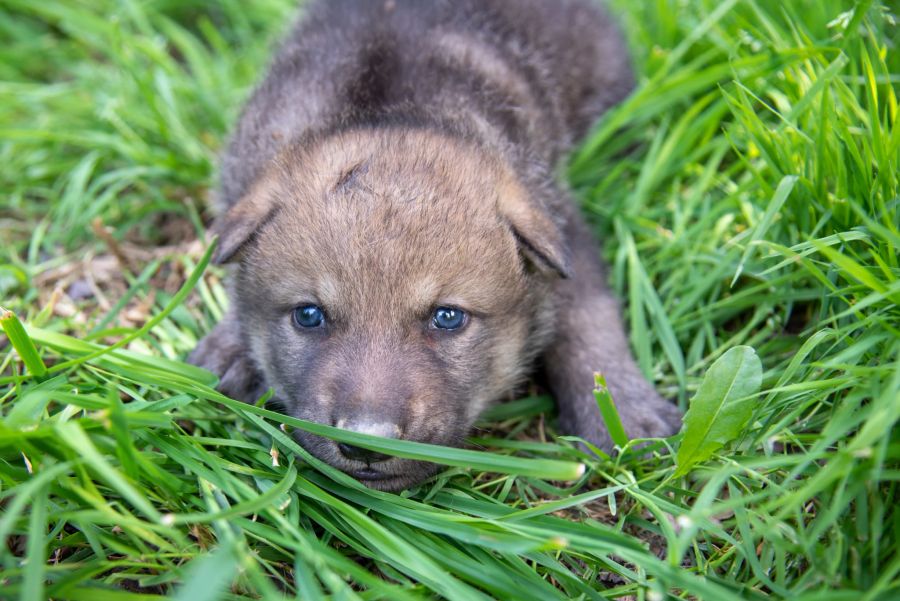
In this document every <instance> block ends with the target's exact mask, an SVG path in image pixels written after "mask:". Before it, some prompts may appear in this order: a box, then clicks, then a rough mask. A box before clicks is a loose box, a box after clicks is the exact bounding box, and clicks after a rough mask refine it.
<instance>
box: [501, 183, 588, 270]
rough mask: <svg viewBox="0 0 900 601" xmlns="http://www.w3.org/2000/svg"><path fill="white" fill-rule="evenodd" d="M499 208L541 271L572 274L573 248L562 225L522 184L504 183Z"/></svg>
mask: <svg viewBox="0 0 900 601" xmlns="http://www.w3.org/2000/svg"><path fill="white" fill-rule="evenodd" d="M498 209H499V211H500V214H501V215H502V216H503V218H504V219H505V220H506V222H507V223H508V224H509V226H510V227H511V228H512V232H513V235H514V236H515V238H516V242H517V243H518V244H519V248H520V250H521V252H522V254H523V255H525V256H526V257H527V258H528V259H529V260H530V261H531V262H532V263H533V264H534V265H535V266H536V267H537V268H538V269H539V270H540V271H543V272H545V273H546V272H550V273H553V274H555V275H558V276H559V277H563V278H569V277H571V276H572V266H571V262H570V259H569V248H568V245H567V244H566V241H565V238H564V237H563V233H562V231H561V229H560V227H559V226H558V225H557V224H556V222H554V221H553V219H551V218H550V215H549V214H548V213H547V210H546V209H545V208H544V207H542V206H540V205H539V204H538V203H537V202H536V201H534V200H533V199H531V198H530V197H529V196H528V195H527V193H526V192H525V190H523V189H522V188H521V186H519V185H518V184H510V185H506V186H504V189H503V190H502V191H501V193H500V202H499V206H498Z"/></svg>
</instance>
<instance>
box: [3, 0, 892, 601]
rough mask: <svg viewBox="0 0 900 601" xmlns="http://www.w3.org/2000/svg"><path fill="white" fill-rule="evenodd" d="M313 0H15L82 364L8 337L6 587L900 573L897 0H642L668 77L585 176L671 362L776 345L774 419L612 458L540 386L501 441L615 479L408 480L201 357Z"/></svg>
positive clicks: (843, 587)
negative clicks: (699, 453) (222, 177)
mask: <svg viewBox="0 0 900 601" xmlns="http://www.w3.org/2000/svg"><path fill="white" fill-rule="evenodd" d="M292 4H293V3H292V2H289V1H287V0H252V1H247V2H238V1H236V0H232V1H228V0H223V1H221V2H217V3H215V4H209V3H205V2H198V1H196V0H190V1H179V2H176V1H174V0H172V1H167V0H160V1H155V2H136V1H133V2H129V1H121V2H112V1H111V0H108V1H96V2H94V1H91V2H88V1H86V0H85V1H84V2H77V1H74V0H72V1H62V0H46V1H44V2H31V1H28V0H4V2H3V3H2V4H0V39H2V40H3V44H0V185H2V189H3V190H4V197H3V199H4V200H3V204H2V205H0V238H2V241H3V244H2V251H0V252H2V253H3V254H0V298H2V302H0V304H2V305H3V306H5V307H6V308H8V309H12V310H15V311H16V312H17V313H18V314H19V316H20V317H21V318H22V319H23V320H24V321H25V322H26V324H28V328H29V331H30V332H31V335H32V337H33V338H34V340H35V341H36V343H37V347H38V349H39V351H40V352H41V354H42V357H43V360H44V362H45V363H46V364H47V366H48V368H49V370H50V373H49V374H48V376H49V377H47V378H46V379H43V381H41V382H38V381H37V380H36V379H35V378H32V377H31V376H30V375H29V374H28V373H27V372H25V371H24V370H23V368H22V365H21V363H20V361H19V358H18V356H17V355H16V354H15V353H14V352H13V351H12V349H11V348H9V345H6V347H5V348H4V347H3V346H2V345H0V353H2V354H0V378H2V379H0V418H2V422H0V542H2V543H3V544H2V546H0V597H3V598H7V597H8V598H21V599H44V598H53V599H91V600H94V599H97V600H103V599H117V600H118V599H124V600H131V599H135V600H138V599H152V598H154V595H168V594H172V595H175V596H176V597H180V598H184V599H192V600H194V601H196V600H199V599H212V598H220V597H221V598H253V597H259V596H262V597H274V596H278V595H280V594H286V595H288V596H293V595H296V596H298V597H300V598H304V599H319V598H348V599H354V598H363V599H374V598H383V599H421V598H433V597H434V596H436V595H439V596H442V597H445V598H449V599H475V598H483V597H495V598H506V599H552V598H560V597H576V598H578V597H581V598H584V599H601V598H617V597H627V596H629V595H630V596H633V597H636V598H638V599H663V598H666V597H667V596H671V597H675V598H702V599H730V598H750V599H754V598H766V597H774V598H791V599H818V598H823V596H825V595H827V598H833V599H852V600H853V601H858V600H860V599H865V600H875V599H891V598H895V597H896V596H897V595H898V594H900V591H898V588H900V554H898V548H897V547H898V540H900V514H898V512H897V508H896V505H897V503H896V499H897V498H898V497H900V495H898V491H897V483H898V479H900V461H898V459H900V439H898V435H897V428H896V422H897V419H898V417H900V309H898V306H900V282H898V277H900V267H898V260H900V259H898V248H900V223H898V213H900V212H898V203H900V186H898V178H900V175H898V174H900V164H898V163H900V126H898V119H897V111H898V102H897V97H896V89H897V84H898V82H900V58H898V56H900V55H898V52H897V44H898V41H900V34H898V27H897V26H896V24H895V21H896V19H897V18H898V10H897V7H896V5H894V4H887V3H881V2H877V1H874V2H873V1H859V2H853V3H851V2H841V1H838V0H798V1H796V2H790V3H781V2H774V1H768V0H741V1H735V0H726V1H725V2H712V1H706V0H690V1H686V2H674V1H667V0H657V1H652V2H651V1H649V0H648V1H646V2H626V1H624V0H617V1H616V2H615V4H616V6H617V8H618V11H619V13H620V14H621V15H622V17H623V20H624V22H625V26H626V30H627V32H628V34H629V39H630V40H631V42H632V45H633V48H634V52H635V55H636V57H637V64H638V66H639V70H640V73H641V81H642V84H641V86H640V88H639V90H638V91H637V92H636V93H635V94H634V95H633V97H632V98H631V99H630V100H628V101H627V102H626V103H625V104H624V105H623V106H622V107H621V108H620V109H618V110H616V111H614V112H613V113H611V114H610V115H608V116H607V117H606V118H605V119H604V120H603V122H602V123H601V124H599V126H598V128H597V130H596V132H595V133H594V135H592V136H591V137H590V139H589V140H587V141H586V143H585V145H584V147H583V149H582V150H581V151H580V152H579V153H577V154H576V155H575V156H574V157H573V159H572V161H571V165H570V168H569V172H568V173H569V178H570V181H571V182H572V184H573V186H574V187H575V189H576V190H577V191H578V192H579V194H580V197H581V198H583V199H584V203H585V207H586V209H587V210H588V211H589V212H590V213H591V214H592V215H594V216H595V217H596V223H597V231H598V233H599V234H601V235H602V236H603V237H604V239H605V241H606V250H607V254H608V257H609V259H610V262H611V264H612V266H613V269H612V277H613V283H614V284H615V286H616V287H617V289H618V290H619V291H620V293H621V294H622V297H623V298H624V299H625V300H626V302H627V306H628V324H629V327H630V331H631V339H632V344H633V346H634V349H635V352H636V354H637V357H638V359H639V361H640V364H641V366H642V368H643V369H644V371H645V372H646V373H647V374H648V375H649V376H650V377H651V378H653V379H654V380H655V381H656V382H657V384H658V386H659V388H660V390H662V391H663V392H664V393H665V394H667V395H668V396H670V397H672V398H677V399H678V400H679V402H680V403H681V404H682V406H685V405H686V403H687V401H688V399H689V398H691V396H692V395H693V393H694V392H695V391H696V389H697V386H698V384H699V382H700V380H701V378H702V377H703V376H704V375H705V374H706V372H707V370H708V369H709V368H710V366H711V365H712V363H713V362H714V361H715V360H717V359H718V358H719V357H721V356H722V355H724V354H725V353H726V352H727V351H728V350H729V349H732V348H734V347H735V346H738V345H748V346H751V347H753V348H754V349H755V350H756V352H757V354H758V355H759V357H760V358H761V360H762V364H763V368H764V372H763V385H762V388H763V390H762V393H761V394H760V395H759V396H758V397H757V400H756V402H755V404H754V408H753V413H752V416H751V417H750V420H749V425H748V426H747V427H746V428H745V429H744V431H743V432H742V433H741V435H740V436H739V438H738V439H737V440H734V441H731V442H729V443H728V444H727V445H726V446H725V447H723V448H722V449H721V450H719V451H718V452H717V453H716V455H715V456H714V457H713V458H712V459H711V460H709V461H706V462H702V463H700V464H699V465H697V466H696V467H694V468H693V469H692V470H691V471H690V472H689V473H688V474H686V475H685V476H683V477H678V478H675V477H674V472H675V465H674V461H675V453H676V451H677V450H678V448H679V440H678V439H677V438H676V439H673V440H671V441H668V442H666V443H656V444H655V446H654V449H655V450H654V451H653V453H652V454H651V455H638V454H636V453H631V452H626V453H624V454H623V455H620V456H619V457H617V458H614V459H610V460H606V459H604V460H598V459H589V458H587V457H585V456H583V455H581V454H579V453H578V452H577V451H575V450H573V449H571V448H570V447H568V446H567V445H564V444H557V443H554V442H539V440H540V439H541V438H542V437H543V436H544V432H545V430H544V421H543V418H540V417H536V416H537V415H539V414H540V413H542V412H543V411H545V410H546V409H547V408H548V406H549V403H548V400H547V399H545V398H540V397H538V398H529V399H524V400H522V401H520V402H517V403H515V404H512V405H507V406H500V407H498V408H497V410H496V411H495V412H494V414H493V415H494V417H493V418H492V419H493V420H494V421H493V422H492V423H491V424H485V425H484V428H491V427H494V426H495V425H499V427H497V428H496V430H495V431H490V430H487V431H483V432H480V433H478V437H477V438H475V439H474V443H475V444H476V445H477V446H478V447H479V448H484V449H488V450H491V451H492V452H493V453H494V454H495V455H496V456H497V457H498V459H497V461H498V462H500V461H502V460H503V459H504V457H505V456H509V455H513V454H515V455H520V456H528V457H533V458H538V459H557V460H559V459H562V460H569V461H576V462H577V461H585V462H586V463H587V468H588V469H587V471H586V473H585V474H584V475H583V476H581V477H580V478H579V479H577V480H575V481H574V482H569V483H565V484H563V483H559V482H556V483H552V482H547V481H544V480H540V479H538V478H535V477H533V476H530V475H509V474H506V475H498V474H496V473H491V472H481V471H479V470H467V469H463V468H451V469H449V470H448V471H446V472H444V473H443V474H442V475H440V476H438V477H437V478H436V479H435V480H433V481H432V482H430V483H428V484H425V485H423V486H422V487H420V488H418V489H416V490H413V491H408V492H407V493H404V494H403V495H399V496H398V495H388V494H382V493H377V492H373V491H370V490H368V489H365V488H363V487H362V486H361V485H359V484H358V483H356V482H355V481H353V480H351V479H349V478H347V477H343V476H342V475H341V474H339V473H336V472H334V470H331V469H329V468H328V467H327V466H322V465H319V464H318V463H317V462H316V461H315V460H314V459H312V458H310V457H309V456H308V455H306V454H305V452H304V451H303V450H302V449H301V448H299V447H298V446H297V445H296V444H295V443H293V441H292V439H291V438H290V436H288V435H287V434H286V433H285V430H287V429H289V427H290V425H283V424H286V422H288V421H290V420H289V419H288V418H285V417H283V416H278V415H275V414H269V413H265V412H263V411H262V410H257V409H254V408H253V407H249V406H246V405H240V404H236V403H233V402H231V403H229V402H228V399H225V398H223V397H221V396H220V395H217V394H216V393H215V392H214V391H213V390H212V389H210V388H209V385H210V384H212V382H211V381H209V379H208V377H206V376H205V375H204V374H203V373H202V372H198V371H197V370H195V369H192V368H190V367H189V366H185V365H183V364H182V363H180V362H179V360H180V359H181V358H183V356H184V354H185V353H186V352H187V351H188V350H190V349H191V348H192V347H193V345H194V344H195V342H196V340H197V339H198V338H199V337H200V336H202V334H203V333H204V332H205V331H207V330H208V329H209V328H210V327H211V324H212V323H213V322H214V321H215V320H216V319H217V318H218V317H220V316H221V313H222V311H223V309H224V294H223V290H222V286H221V282H220V276H221V273H220V272H215V271H209V270H208V271H207V273H206V274H205V275H204V277H203V278H201V279H199V281H198V283H197V285H196V287H195V288H194V293H193V294H191V295H190V296H189V297H188V298H187V300H186V301H185V302H178V301H179V300H180V298H181V296H180V295H179V290H180V289H181V286H182V283H183V282H184V281H185V280H186V279H187V278H188V276H189V275H190V274H196V273H198V272H197V269H196V268H197V267H198V264H199V265H200V266H201V267H202V264H203V258H202V256H201V255H202V249H201V248H200V247H199V245H198V244H196V243H194V244H192V243H191V242H190V241H191V240H193V239H194V237H195V236H196V235H197V234H199V233H201V232H202V230H203V223H204V218H203V215H204V212H205V206H206V201H207V199H208V190H209V189H210V186H211V184H212V181H213V176H212V169H213V168H214V165H215V162H216V160H215V154H216V152H217V150H218V148H219V147H220V145H221V143H222V140H223V137H224V135H225V132H226V130H227V127H228V125H229V124H230V123H232V122H233V120H234V118H235V115H236V111H237V109H238V107H239V106H240V102H241V101H242V99H243V98H244V97H245V96H246V94H247V91H248V89H249V88H248V86H250V85H251V84H252V82H253V81H254V80H256V79H257V78H258V77H259V76H260V74H261V70H262V68H263V65H264V64H265V61H266V57H267V56H268V54H269V51H270V44H271V42H272V40H274V39H276V38H277V35H278V34H279V33H280V32H281V31H282V30H283V29H284V27H285V25H286V23H287V22H288V17H289V15H291V14H292V13H293V7H292ZM151 318H154V319H155V320H156V321H157V322H158V323H156V325H155V326H153V327H152V328H151V329H149V331H147V332H144V333H141V335H140V336H138V337H136V338H135V339H133V340H131V341H130V342H129V343H128V345H127V348H123V349H119V350H116V351H107V352H104V353H102V354H100V351H101V350H103V349H104V348H105V347H106V346H108V345H109V344H110V343H113V342H115V341H116V340H120V339H121V338H122V337H124V336H129V335H132V336H133V335H134V334H135V333H138V331H139V330H140V328H141V327H142V326H144V325H145V324H146V323H147V321H148V320H149V319H151ZM91 355H93V357H92V358H91V359H89V360H84V358H85V357H86V356H91ZM60 366H63V367H60ZM282 425H283V426H282ZM293 426H298V427H302V424H293ZM434 452H436V453H438V454H439V455H440V454H443V453H449V452H450V451H443V450H437V451H434ZM486 461H487V462H488V464H489V463H490V459H486ZM512 471H515V470H512Z"/></svg>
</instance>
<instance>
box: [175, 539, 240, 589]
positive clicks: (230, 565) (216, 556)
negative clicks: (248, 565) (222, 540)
mask: <svg viewBox="0 0 900 601" xmlns="http://www.w3.org/2000/svg"><path fill="white" fill-rule="evenodd" d="M237 574H238V561H237V557H236V556H235V553H234V550H233V549H232V548H231V547H230V546H229V545H226V546H224V547H220V548H219V549H217V550H215V551H213V552H212V553H208V554H206V555H203V556H201V557H198V558H197V559H195V560H194V561H192V562H191V564H190V565H189V566H188V568H187V575H186V579H185V582H184V584H183V585H182V586H181V588H179V589H178V590H177V591H176V593H175V601H215V600H216V599H221V598H222V596H223V593H225V591H226V589H227V587H228V584H229V583H230V582H231V581H233V580H234V578H235V576H237Z"/></svg>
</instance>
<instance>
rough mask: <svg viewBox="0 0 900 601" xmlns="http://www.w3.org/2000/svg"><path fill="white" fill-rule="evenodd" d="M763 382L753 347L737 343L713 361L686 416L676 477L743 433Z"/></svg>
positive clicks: (760, 366)
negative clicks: (737, 344)
mask: <svg viewBox="0 0 900 601" xmlns="http://www.w3.org/2000/svg"><path fill="white" fill-rule="evenodd" d="M761 385H762V365H761V364H760V362H759V357H757V356H756V351H754V350H753V349H752V348H750V347H749V346H736V347H734V348H732V349H730V350H728V352H726V353H725V354H724V355H722V356H721V357H719V358H718V359H717V360H716V362H715V363H713V364H712V367H710V368H709V371H708V372H706V376H704V377H703V382H701V383H700V388H699V389H698V390H697V394H696V395H694V398H693V399H691V404H690V407H689V408H688V412H687V414H686V415H685V416H684V428H683V432H684V436H683V437H682V440H681V446H680V447H679V448H678V457H677V459H676V464H677V466H678V468H677V469H676V470H675V476H683V475H684V474H686V473H687V472H688V471H690V469H691V467H692V466H694V465H695V464H697V463H699V462H701V461H705V460H706V459H709V458H710V457H711V456H712V454H713V453H715V452H716V451H717V450H718V449H720V448H721V447H722V446H724V445H725V444H726V443H728V442H730V441H732V440H734V438H735V437H737V435H738V434H740V433H741V430H743V429H744V426H746V425H747V422H748V421H749V420H750V416H751V415H752V413H753V404H754V402H755V399H756V396H755V395H756V393H757V392H759V388H760V386H761Z"/></svg>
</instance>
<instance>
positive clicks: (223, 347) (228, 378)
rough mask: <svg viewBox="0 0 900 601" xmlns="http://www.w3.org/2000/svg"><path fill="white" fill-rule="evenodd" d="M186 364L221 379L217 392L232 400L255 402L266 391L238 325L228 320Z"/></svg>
mask: <svg viewBox="0 0 900 601" xmlns="http://www.w3.org/2000/svg"><path fill="white" fill-rule="evenodd" d="M187 361H188V363H191V364H193V365H196V366H197V367H202V368H204V369H207V370H209V371H211V372H213V373H214V374H216V375H217V376H219V384H218V386H216V390H218V391H219V392H221V393H222V394H225V395H228V396H230V397H231V398H233V399H237V400H239V401H244V402H247V403H252V402H255V401H256V400H257V399H258V398H259V397H260V396H261V395H262V394H263V393H264V392H265V390H266V387H265V384H264V382H263V378H262V375H261V373H260V372H259V369H258V368H257V367H256V365H255V364H254V362H253V360H252V359H251V358H250V356H249V355H248V354H247V349H246V348H245V346H244V344H243V342H242V341H241V337H240V332H239V330H238V326H237V323H235V322H234V321H233V320H231V319H229V318H228V317H225V318H224V319H223V320H222V321H221V322H219V324H218V325H217V326H216V327H215V328H213V330H212V331H211V332H210V333H209V334H208V335H207V336H206V337H205V338H203V340H201V341H200V342H199V343H198V344H197V348H195V349H194V350H193V351H192V352H191V354H190V355H189V356H188V359H187Z"/></svg>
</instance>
